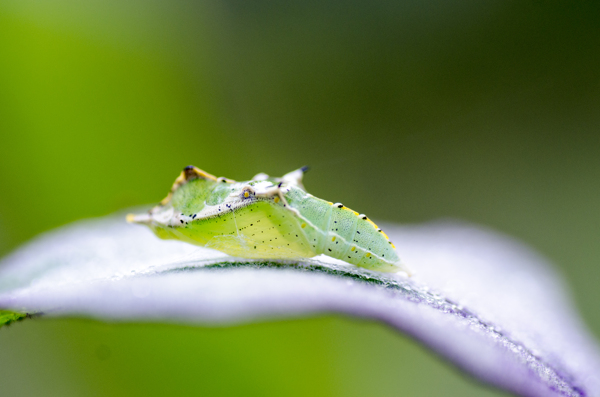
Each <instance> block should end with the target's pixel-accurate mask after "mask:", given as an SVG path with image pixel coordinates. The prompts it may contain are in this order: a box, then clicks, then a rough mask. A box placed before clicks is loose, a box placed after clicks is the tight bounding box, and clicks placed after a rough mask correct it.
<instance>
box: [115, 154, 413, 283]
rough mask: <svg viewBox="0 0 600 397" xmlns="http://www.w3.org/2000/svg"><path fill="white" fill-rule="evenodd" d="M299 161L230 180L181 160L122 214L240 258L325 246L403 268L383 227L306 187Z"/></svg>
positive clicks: (323, 250)
mask: <svg viewBox="0 0 600 397" xmlns="http://www.w3.org/2000/svg"><path fill="white" fill-rule="evenodd" d="M306 169H307V168H306V167H304V168H300V169H298V170H296V171H292V172H290V173H288V174H286V175H284V176H283V177H281V178H272V177H269V176H268V175H266V174H258V175H256V176H255V177H254V178H253V179H252V180H250V181H246V182H236V181H233V180H230V179H227V178H216V177H215V176H213V175H211V174H208V173H206V172H204V171H202V170H200V169H199V168H196V167H194V166H188V167H186V168H185V169H184V170H183V172H182V173H181V175H179V177H178V178H177V179H176V180H175V183H174V184H173V187H172V188H171V191H170V193H169V194H168V196H167V197H166V198H165V199H164V200H163V201H161V203H160V204H159V205H157V206H156V207H154V208H152V209H151V210H150V211H149V212H148V213H146V214H141V215H133V214H130V215H128V216H127V221H128V222H134V223H140V224H145V225H147V226H148V227H150V229H152V231H153V232H154V233H155V234H156V235H157V236H158V237H160V238H163V239H176V240H181V241H185V242H188V243H191V244H196V245H200V246H203V247H208V248H213V249H216V250H219V251H221V252H224V253H226V254H229V255H232V256H237V257H242V258H263V259H266V258H271V259H299V258H310V257H313V256H315V255H319V254H325V255H328V256H331V257H333V258H337V259H341V260H343V261H346V262H348V263H351V264H353V265H356V266H360V267H364V268H367V269H371V270H378V271H381V272H398V271H402V272H405V273H407V274H408V275H410V274H411V272H410V270H409V269H408V268H407V267H406V266H405V265H403V264H402V263H401V262H400V259H399V258H398V255H397V254H396V250H395V247H394V245H393V244H392V242H391V241H389V239H388V237H387V235H386V234H385V233H384V232H383V231H382V230H381V229H380V228H378V227H377V225H375V223H373V222H372V221H371V220H370V219H369V218H367V216H366V215H362V214H359V213H358V212H355V211H353V210H351V209H349V208H347V207H345V206H344V205H342V204H340V203H335V204H334V203H331V202H329V201H325V200H322V199H319V198H317V197H314V196H313V195H311V194H309V193H307V192H306V191H305V190H304V187H303V186H302V176H303V175H304V172H305V171H306Z"/></svg>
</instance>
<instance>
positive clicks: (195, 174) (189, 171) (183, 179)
mask: <svg viewBox="0 0 600 397" xmlns="http://www.w3.org/2000/svg"><path fill="white" fill-rule="evenodd" d="M199 178H200V179H208V180H211V181H215V182H217V177H216V176H214V175H212V174H209V173H208V172H206V171H202V170H201V169H200V168H198V167H195V166H193V165H188V166H187V167H185V168H184V169H183V171H181V174H179V176H178V177H177V179H175V182H174V183H173V186H172V187H171V191H170V192H169V194H167V197H165V198H164V199H162V201H161V202H160V205H167V204H168V203H169V201H171V197H173V192H174V191H175V190H177V189H178V188H179V187H180V186H181V185H185V184H186V183H188V182H189V181H191V180H193V179H199ZM232 182H233V181H232Z"/></svg>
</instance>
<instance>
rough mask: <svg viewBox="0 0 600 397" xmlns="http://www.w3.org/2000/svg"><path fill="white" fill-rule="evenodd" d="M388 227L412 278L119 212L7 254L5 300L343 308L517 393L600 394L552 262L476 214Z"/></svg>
mask: <svg viewBox="0 0 600 397" xmlns="http://www.w3.org/2000/svg"><path fill="white" fill-rule="evenodd" d="M384 230H386V232H387V233H388V235H389V236H390V238H391V240H392V241H394V242H395V244H396V246H397V250H398V253H399V254H400V257H401V258H403V260H404V262H405V263H407V264H409V265H410V266H411V267H412V268H413V270H415V271H416V272H417V274H416V275H415V276H414V277H412V278H405V277H402V276H400V275H390V274H384V273H378V272H373V271H368V270H364V269H360V268H356V267H354V266H352V265H348V264H345V263H344V262H341V261H337V260H334V259H331V258H328V257H325V256H319V257H317V258H314V259H311V260H299V261H269V260H264V261H254V260H252V261H251V260H247V259H239V258H232V257H229V256H227V255H224V254H222V253H220V252H217V251H213V250H209V249H204V248H198V247H195V246H192V245H188V244H185V243H182V242H178V241H163V240H159V239H157V238H156V237H155V236H154V235H153V234H152V233H151V232H150V231H149V230H147V229H145V228H142V227H140V226H137V225H129V224H126V223H125V221H124V218H123V216H121V215H118V216H113V217H108V218H104V219H98V220H91V221H82V222H78V223H76V224H73V225H70V226H67V227H64V228H61V229H59V230H56V231H53V232H50V233H47V234H45V235H42V236H40V237H39V238H37V239H35V240H34V241H32V242H30V243H28V244H26V245H25V246H23V247H21V248H20V249H18V250H16V251H15V252H14V253H12V254H11V255H9V256H8V257H6V258H4V259H3V260H2V262H0V309H8V310H13V311H18V312H21V313H29V314H42V315H45V316H85V317H91V318H96V319H100V320H104V321H129V322H131V321H161V322H178V323H188V324H202V325H219V326H222V325H227V324H233V323H241V322H248V321H259V320H268V319H273V318H284V317H287V318H289V317H300V316H308V315H314V314H319V313H343V314H346V315H351V316H357V317H362V318H371V319H376V320H380V321H383V322H385V323H387V324H389V325H391V326H393V327H395V328H396V329H398V330H400V331H402V332H404V333H406V334H408V335H410V336H412V337H414V338H415V339H417V340H419V341H420V342H421V343H423V344H424V345H426V346H428V347H429V348H431V349H432V350H434V351H435V352H437V353H438V354H440V355H441V356H443V357H445V358H447V359H448V360H449V361H451V362H452V363H454V364H455V365H456V366H457V367H459V368H461V369H462V370H464V371H466V372H467V373H469V374H471V375H473V376H475V377H477V378H478V379H480V380H482V381H484V382H488V383H490V384H492V385H495V386H497V387H499V388H502V389H505V390H507V391H510V392H512V393H515V394H517V395H522V396H600V359H599V355H598V349H597V346H596V344H595V342H594V340H593V339H592V338H591V336H590V335H589V333H588V332H587V330H586V328H585V326H584V325H583V324H582V322H581V320H580V318H579V316H578V315H577V313H576V310H575V309H574V307H573V306H572V304H571V303H570V301H569V299H568V297H567V295H566V293H565V290H564V286H563V285H562V283H561V282H560V280H559V279H558V278H557V276H556V275H555V273H554V272H553V271H552V269H551V267H550V266H549V265H548V264H547V263H546V261H545V260H543V259H542V258H540V257H539V256H538V255H536V254H535V253H533V252H531V251H530V250H528V249H527V248H525V247H523V246H522V245H521V244H519V243H517V242H515V241H513V240H511V239H509V238H506V237H504V236H501V235H498V234H496V233H493V232H491V231H486V230H483V229H481V228H478V227H475V226H471V225H466V224H458V223H434V224H427V225H421V226H411V227H398V226H393V225H386V226H385V227H384ZM398 359H401V358H400V357H399V358H398Z"/></svg>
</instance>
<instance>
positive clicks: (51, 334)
mask: <svg viewBox="0 0 600 397" xmlns="http://www.w3.org/2000/svg"><path fill="white" fill-rule="evenodd" d="M599 104H600V3H597V2H564V3H561V2H503V1H478V2H466V1H456V2H446V1H441V0H439V1H420V0H408V1H403V2H391V1H383V0H372V1H364V0H362V1H358V0H350V1H346V2H341V1H333V0H325V1H302V2H300V1H290V2H276V1H263V0H257V1H240V0H226V1H222V2H210V1H206V2H195V1H185V0H171V1H169V2H166V1H157V0H146V1H140V0H130V1H117V0H102V1H100V0H93V1H74V0H56V1H35V0H4V1H2V2H0V137H1V138H0V165H1V166H0V186H2V194H1V195H0V255H4V254H6V253H8V252H9V251H10V250H12V249H13V248H15V247H17V246H18V245H19V244H21V243H23V242H24V241H26V240H28V239H30V238H32V237H34V236H35V235H37V234H39V233H41V232H43V231H46V230H49V229H52V228H55V227H57V226H60V225H64V224H66V223H69V222H71V221H74V220H77V219H82V218H89V217H94V216H101V215H105V214H109V213H111V212H114V211H116V210H119V209H122V208H124V207H127V206H132V205H139V204H145V203H153V202H156V201H158V200H160V199H162V198H163V196H164V195H165V194H166V192H167V189H168V188H169V187H170V185H171V183H172V181H173V180H174V178H175V177H176V176H177V174H178V173H179V172H180V170H181V168H182V167H183V166H185V165H188V164H195V165H197V166H199V167H201V168H203V169H205V170H207V171H208V172H211V173H214V174H217V175H219V176H227V177H230V178H234V179H247V178H249V177H251V176H253V175H254V174H256V173H257V172H260V171H264V172H267V173H270V174H274V175H280V174H283V173H285V172H287V171H290V170H292V169H295V168H297V167H299V166H302V165H305V164H309V165H311V166H312V171H311V173H310V174H308V175H307V177H306V178H305V184H306V186H307V188H308V189H309V190H310V191H311V192H312V193H313V194H315V195H316V196H318V197H323V198H326V199H329V200H332V201H342V202H343V203H344V204H346V205H348V206H349V207H351V208H356V209H360V211H361V212H364V213H366V214H368V215H369V216H370V217H373V218H375V219H379V220H386V221H393V222H398V223H415V222H424V221H428V220H432V219H438V218H440V217H442V218H447V217H450V218H458V219H463V220H467V221H471V222H476V223H479V224H483V225H486V226H488V227H491V228H494V229H496V230H499V231H502V232H504V233H507V234H509V235H512V236H515V237H516V238H518V239H520V240H522V241H524V242H526V243H527V244H529V245H530V246H532V247H534V248H535V249H537V250H538V251H540V252H541V253H542V254H544V255H545V256H547V257H548V258H550V259H551V260H552V261H553V262H554V263H555V264H556V267H557V268H558V270H559V272H560V273H562V275H563V276H564V277H565V279H566V282H567V283H568V284H569V286H570V289H571V291H572V293H573V297H574V300H575V302H576V304H577V306H578V307H579V309H580V310H581V311H582V314H583V317H584V318H585V320H586V321H587V323H588V324H589V326H590V327H591V329H592V331H593V332H594V333H595V335H596V336H599V335H600V312H599V311H598V302H599V301H600V289H599V288H598V287H597V285H598V282H599V280H600V266H598V262H599V259H600V244H599V236H600V211H599V210H598V197H599V194H600V184H599V183H598V181H599V180H600V134H599V132H600V131H599V127H600V111H599ZM0 352H2V358H3V360H1V362H0V377H1V378H2V379H1V384H0V390H2V392H3V395H11V396H13V395H23V396H26V395H44V396H81V395H86V396H88V395H89V396H92V395H97V396H104V395H119V396H120V395H122V396H142V395H144V396H147V395H175V394H181V395H189V394H197V395H231V396H234V395H235V396H237V395H256V396H280V395H297V396H304V395H314V396H364V395H371V396H391V395H403V396H413V395H414V396H419V395H445V396H450V395H456V396H469V395H470V396H487V395H489V396H492V395H501V394H502V393H499V392H497V391H493V390H489V389H486V388H484V387H483V386H481V385H479V384H477V383H475V382H473V381H472V380H470V379H468V378H466V377H464V376H463V375H461V374H460V373H458V371H456V370H455V369H454V368H452V367H451V366H449V365H447V364H446V363H444V362H442V361H441V360H439V359H438V358H436V357H435V356H434V355H433V354H431V353H430V352H428V351H427V350H426V349H424V348H423V347H421V346H419V345H417V344H416V343H415V342H413V341H411V340H409V339H408V338H406V337H405V336H403V335H398V334H396V333H395V332H393V331H392V330H390V329H388V328H386V327H385V326H382V325H379V324H374V323H370V322H362V321H358V320H352V319H347V318H340V317H333V316H330V317H321V318H316V319H305V320H296V321H284V322H274V323H267V324H253V325H244V326H239V327H232V328H224V329H219V328H201V327H183V326H175V325H159V324H154V325H148V324H128V325H115V324H102V323H97V322H93V321H90V320H77V319H70V320H47V319H36V320H28V321H25V322H22V323H18V324H14V325H11V326H10V327H7V328H3V329H2V330H0Z"/></svg>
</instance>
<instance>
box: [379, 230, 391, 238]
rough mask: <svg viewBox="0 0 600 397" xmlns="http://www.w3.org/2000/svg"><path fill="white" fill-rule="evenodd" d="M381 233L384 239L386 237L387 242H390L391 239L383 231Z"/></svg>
mask: <svg viewBox="0 0 600 397" xmlns="http://www.w3.org/2000/svg"><path fill="white" fill-rule="evenodd" d="M379 233H381V234H383V237H385V239H386V240H389V239H390V238H389V237H388V235H387V234H385V232H384V231H383V230H381V229H379Z"/></svg>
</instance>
